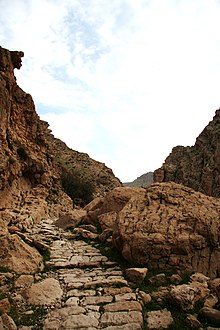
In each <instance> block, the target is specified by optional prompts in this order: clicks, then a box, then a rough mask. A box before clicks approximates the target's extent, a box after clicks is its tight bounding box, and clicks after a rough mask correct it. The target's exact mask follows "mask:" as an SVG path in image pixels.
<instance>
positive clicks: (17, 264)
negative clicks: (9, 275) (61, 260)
mask: <svg viewBox="0 0 220 330" xmlns="http://www.w3.org/2000/svg"><path fill="white" fill-rule="evenodd" d="M0 247H1V248H0V260H1V267H4V268H7V269H9V270H10V271H14V272H16V273H18V274H32V273H37V272H38V271H40V270H42V269H43V260H42V257H41V255H40V254H39V253H38V251H37V250H36V249H34V248H32V247H30V246H29V245H28V244H26V243H24V241H23V240H22V239H21V238H20V237H19V236H17V235H16V234H14V235H5V236H2V237H0Z"/></svg>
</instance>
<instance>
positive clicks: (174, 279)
mask: <svg viewBox="0 0 220 330" xmlns="http://www.w3.org/2000/svg"><path fill="white" fill-rule="evenodd" d="M170 281H171V283H173V284H180V283H181V282H182V277H181V276H180V275H179V274H173V275H171V276H170Z"/></svg>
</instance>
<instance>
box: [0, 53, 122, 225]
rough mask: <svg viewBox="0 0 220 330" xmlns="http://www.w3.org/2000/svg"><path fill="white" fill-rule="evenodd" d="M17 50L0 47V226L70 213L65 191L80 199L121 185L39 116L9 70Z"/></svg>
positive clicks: (16, 62) (15, 64) (17, 61)
mask: <svg viewBox="0 0 220 330" xmlns="http://www.w3.org/2000/svg"><path fill="white" fill-rule="evenodd" d="M23 56H24V54H23V52H18V51H9V50H7V49H4V48H2V47H1V48H0V143H1V149H0V210H1V211H0V212H3V213H4V219H7V218H8V220H5V221H4V224H2V226H5V225H7V223H8V222H9V223H10V224H12V223H21V222H23V223H27V222H28V221H29V222H31V223H32V222H35V221H40V220H41V219H42V218H44V217H46V216H47V215H48V214H54V215H56V214H60V213H65V212H68V213H70V212H71V209H72V206H73V203H72V200H71V199H70V198H69V197H68V196H67V194H66V193H65V192H67V193H68V194H69V195H70V196H71V197H73V199H74V198H76V199H77V200H78V201H80V202H82V203H84V204H85V203H86V202H89V201H90V200H91V199H92V198H93V197H95V196H97V195H103V194H105V193H106V192H107V191H108V190H111V189H112V188H114V187H117V186H120V185H121V182H120V181H119V180H118V179H117V178H116V177H115V176H114V174H113V172H112V170H111V169H109V168H108V167H107V166H105V164H103V163H101V162H98V161H95V160H93V159H91V158H90V157H89V156H88V155H87V154H85V153H80V152H78V151H74V150H71V149H70V148H68V147H67V146H66V145H65V143H63V142H61V141H60V140H58V139H56V138H54V136H53V135H52V134H51V131H50V130H49V129H48V127H49V125H48V123H47V122H45V121H42V120H40V118H39V116H38V114H37V112H36V110H35V105H34V102H33V99H32V97H31V95H30V94H27V93H26V92H24V91H23V90H22V89H21V88H20V87H19V86H18V85H17V82H16V77H15V75H14V69H20V68H21V66H22V57H23ZM72 182H74V183H75V190H74V191H70V190H71V183H72ZM65 184H66V185H65ZM68 184H69V187H68ZM69 192H70V193H69ZM85 195H86V196H85ZM84 197H85V198H84ZM6 210H7V211H6ZM21 210H22V211H21ZM9 212H12V214H10V217H9V216H7V215H5V213H7V214H8V213H9ZM27 218H28V219H29V220H27ZM30 219H31V220H30ZM20 225H21V224H20Z"/></svg>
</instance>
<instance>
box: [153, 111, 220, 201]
mask: <svg viewBox="0 0 220 330" xmlns="http://www.w3.org/2000/svg"><path fill="white" fill-rule="evenodd" d="M167 181H174V182H176V183H181V184H183V185H185V186H188V187H191V188H193V189H194V190H197V191H201V192H203V193H205V194H207V195H210V196H215V197H220V110H216V113H215V116H214V118H213V120H212V121H211V122H210V123H209V124H208V125H207V126H206V127H205V129H204V130H203V131H202V133H201V134H200V135H199V136H198V138H197V139H196V142H195V145H194V146H192V147H182V146H177V147H175V148H173V150H172V152H171V154H170V155H169V156H168V157H167V158H166V160H165V162H164V164H163V166H162V167H161V168H159V169H157V170H156V171H155V172H154V182H167Z"/></svg>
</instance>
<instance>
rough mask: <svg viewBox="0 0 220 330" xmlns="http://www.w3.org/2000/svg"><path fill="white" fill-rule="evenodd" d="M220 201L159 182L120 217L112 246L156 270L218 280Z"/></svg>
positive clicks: (125, 256) (130, 258)
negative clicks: (185, 273) (199, 274)
mask: <svg viewBox="0 0 220 330" xmlns="http://www.w3.org/2000/svg"><path fill="white" fill-rule="evenodd" d="M219 222H220V200H219V199H217V198H213V197H208V196H206V195H203V194H202V193H199V192H195V191H193V190H192V189H190V188H187V187H184V186H182V185H178V184H175V183H157V184H153V185H151V186H150V187H149V188H147V189H146V190H145V191H144V192H143V193H142V195H139V196H138V197H134V198H131V199H130V200H129V202H128V203H127V204H126V206H125V207H124V208H123V209H122V210H121V211H120V212H119V213H118V215H117V219H116V222H115V228H114V232H113V242H114V244H115V246H116V247H117V248H118V249H119V250H120V251H121V252H122V255H123V256H124V258H125V259H127V260H130V261H133V262H136V263H137V264H140V265H146V266H148V267H151V268H156V269H164V270H168V269H176V270H180V271H187V270H188V271H199V272H202V273H204V274H208V275H209V276H212V277H214V276H216V274H217V272H218V264H219V262H218V260H219V257H220V248H219V239H220V230H219Z"/></svg>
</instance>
